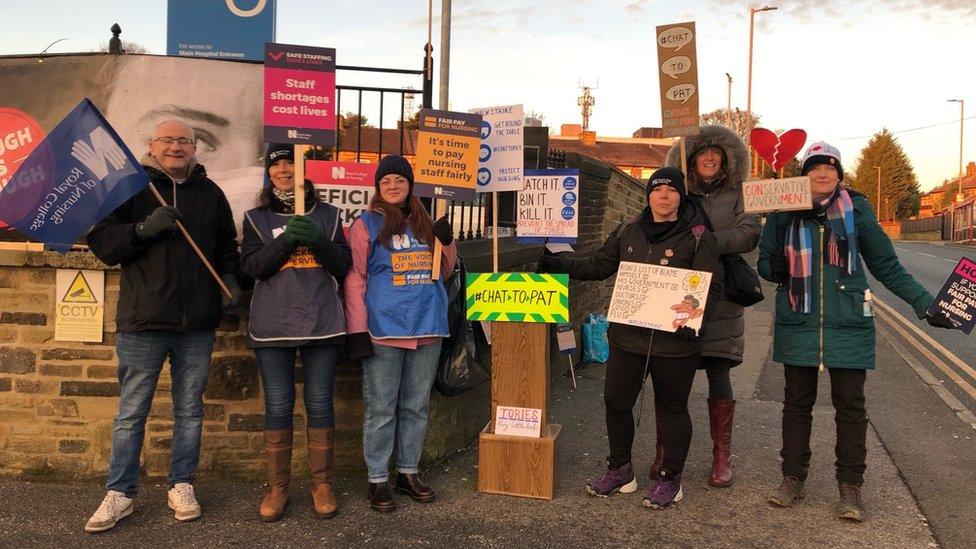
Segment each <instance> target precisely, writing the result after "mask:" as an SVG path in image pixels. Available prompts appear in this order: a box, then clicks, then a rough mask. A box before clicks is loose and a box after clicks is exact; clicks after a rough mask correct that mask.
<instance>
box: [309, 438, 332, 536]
mask: <svg viewBox="0 0 976 549" xmlns="http://www.w3.org/2000/svg"><path fill="white" fill-rule="evenodd" d="M307 433H308V472H309V475H310V476H311V477H312V503H314V504H315V513H316V514H317V515H318V516H319V517H320V518H332V517H334V516H336V514H337V513H338V512H339V506H338V505H337V503H336V498H335V493H334V492H333V490H332V478H333V473H334V469H335V429H333V428H331V427H324V428H321V429H311V428H310V429H308V431H307Z"/></svg>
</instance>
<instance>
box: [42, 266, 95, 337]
mask: <svg viewBox="0 0 976 549" xmlns="http://www.w3.org/2000/svg"><path fill="white" fill-rule="evenodd" d="M55 274H56V278H55V287H56V290H55V292H56V293H55V296H56V297H57V298H58V302H57V304H56V305H55V306H54V340H55V341H87V342H96V343H101V341H102V321H103V320H104V318H105V271H81V270H78V269H58V270H57V273H55Z"/></svg>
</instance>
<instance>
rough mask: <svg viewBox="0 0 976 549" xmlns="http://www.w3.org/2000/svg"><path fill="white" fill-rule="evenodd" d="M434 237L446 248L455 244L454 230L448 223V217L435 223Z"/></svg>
mask: <svg viewBox="0 0 976 549" xmlns="http://www.w3.org/2000/svg"><path fill="white" fill-rule="evenodd" d="M434 237H436V238H437V240H440V241H441V244H442V245H444V246H450V245H451V242H454V228H453V227H451V224H450V222H448V221H447V216H446V215H445V216H444V217H442V218H440V219H438V220H437V222H436V223H434Z"/></svg>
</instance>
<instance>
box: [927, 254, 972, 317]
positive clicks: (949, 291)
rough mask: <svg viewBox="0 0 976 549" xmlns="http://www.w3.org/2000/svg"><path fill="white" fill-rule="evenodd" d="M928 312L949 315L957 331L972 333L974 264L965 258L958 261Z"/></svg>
mask: <svg viewBox="0 0 976 549" xmlns="http://www.w3.org/2000/svg"><path fill="white" fill-rule="evenodd" d="M928 312H929V313H931V314H933V315H935V314H943V315H949V318H950V319H951V320H952V323H953V324H955V326H956V329H957V330H962V331H963V332H965V333H966V334H970V333H972V331H973V327H974V326H976V262H973V261H972V260H971V259H967V258H965V257H964V258H962V259H960V260H959V263H957V264H956V268H955V269H953V270H952V273H950V274H949V278H947V279H946V281H945V284H943V285H942V289H941V290H939V293H938V294H936V296H935V301H933V302H932V305H930V306H929V309H928Z"/></svg>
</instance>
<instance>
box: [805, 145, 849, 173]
mask: <svg viewBox="0 0 976 549" xmlns="http://www.w3.org/2000/svg"><path fill="white" fill-rule="evenodd" d="M820 164H830V165H831V166H833V167H834V169H835V170H837V180H838V181H843V180H844V168H843V166H841V164H840V151H839V150H837V147H834V146H833V145H829V144H827V143H824V142H823V141H819V142H817V143H814V144H813V145H810V148H809V149H807V152H805V153H803V168H802V169H801V170H800V175H806V174H807V172H809V171H810V170H812V169H813V168H814V167H815V166H819V165H820Z"/></svg>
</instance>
